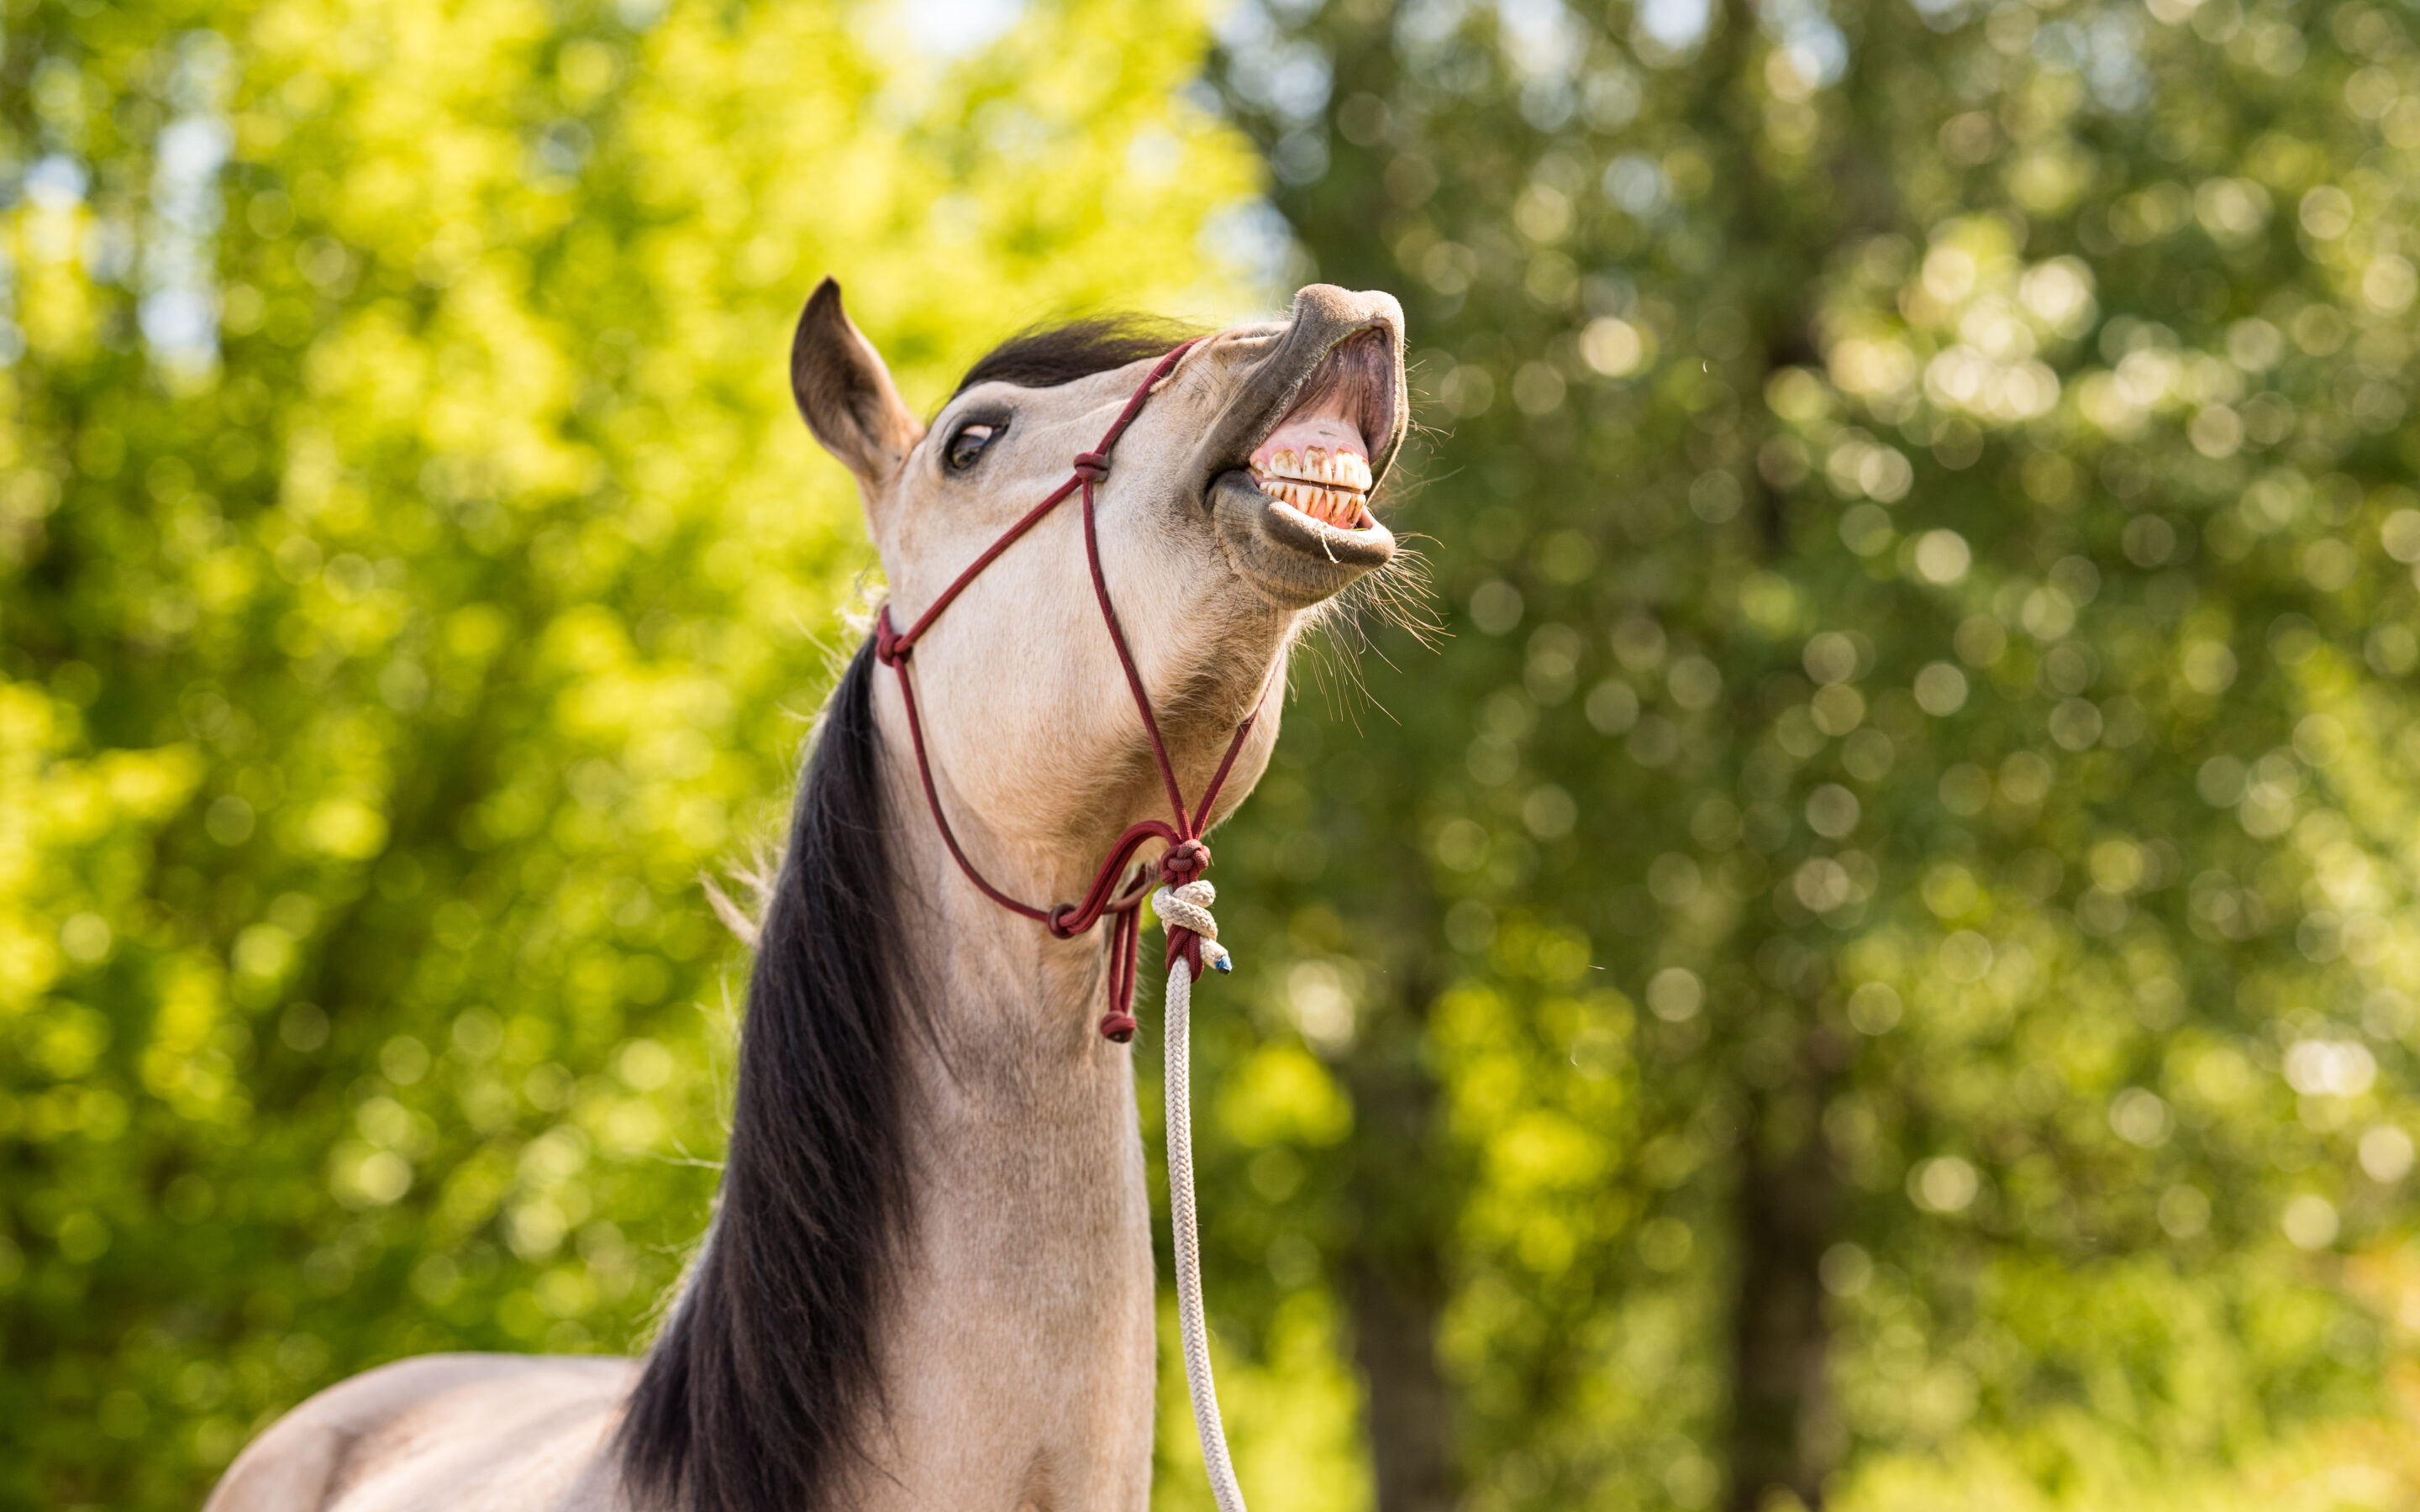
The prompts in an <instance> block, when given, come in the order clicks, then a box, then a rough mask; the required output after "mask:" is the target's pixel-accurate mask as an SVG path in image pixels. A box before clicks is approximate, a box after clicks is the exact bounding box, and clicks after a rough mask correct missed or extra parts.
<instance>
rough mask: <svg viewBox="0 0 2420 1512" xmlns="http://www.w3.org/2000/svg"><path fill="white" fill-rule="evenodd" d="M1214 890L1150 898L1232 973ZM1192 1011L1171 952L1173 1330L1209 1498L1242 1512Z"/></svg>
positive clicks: (1202, 885)
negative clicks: (1215, 1361) (1196, 1166)
mask: <svg viewBox="0 0 2420 1512" xmlns="http://www.w3.org/2000/svg"><path fill="white" fill-rule="evenodd" d="M1216 902H1218V888H1216V887H1212V886H1211V885H1210V884H1209V883H1208V882H1207V881H1206V880H1204V881H1194V882H1188V883H1187V884H1186V885H1185V886H1183V887H1173V888H1171V887H1162V888H1160V889H1159V890H1158V891H1157V892H1155V893H1153V894H1152V895H1151V911H1152V912H1153V913H1155V914H1156V915H1158V916H1159V922H1160V927H1161V928H1163V929H1171V930H1173V929H1189V930H1191V931H1192V932H1193V933H1196V934H1198V935H1200V936H1201V937H1202V964H1204V965H1207V966H1212V967H1215V968H1216V969H1218V970H1219V971H1226V970H1229V969H1231V965H1232V964H1231V962H1230V961H1229V959H1228V956H1227V952H1226V950H1225V949H1222V948H1221V947H1220V946H1219V944H1218V920H1217V919H1215V918H1211V917H1210V905H1211V904H1212V903H1216ZM1192 1009H1193V973H1192V971H1191V969H1190V968H1188V967H1187V965H1186V964H1185V958H1184V957H1183V956H1180V955H1176V954H1174V953H1173V952H1171V954H1170V956H1169V961H1168V996H1167V999H1166V1002H1165V1003H1164V1004H1163V1005H1162V1016H1163V1017H1165V1018H1166V1019H1167V1021H1168V1030H1167V1033H1168V1049H1167V1053H1166V1057H1165V1059H1166V1064H1165V1065H1164V1066H1163V1067H1162V1068H1161V1072H1160V1074H1161V1076H1162V1078H1163V1079H1164V1081H1165V1082H1166V1085H1167V1089H1168V1210H1169V1215H1170V1218H1171V1227H1172V1229H1173V1230H1174V1234H1173V1237H1174V1240H1175V1250H1176V1329H1177V1333H1178V1335H1179V1336H1180V1337H1181V1338H1182V1339H1183V1340H1184V1347H1185V1387H1186V1390H1187V1393H1188V1394H1190V1395H1191V1396H1192V1398H1193V1427H1194V1429H1195V1430H1196V1431H1197V1432H1199V1433H1200V1434H1201V1435H1202V1468H1203V1469H1205V1470H1207V1471H1208V1472H1209V1473H1210V1494H1211V1496H1212V1497H1213V1498H1214V1499H1215V1500H1216V1501H1217V1502H1218V1512H1244V1491H1243V1488H1242V1487H1240V1486H1238V1485H1236V1484H1235V1467H1234V1464H1233V1462H1232V1461H1231V1460H1230V1459H1229V1458H1227V1431H1226V1429H1225V1428H1224V1427H1220V1426H1219V1422H1218V1384H1217V1382H1215V1381H1212V1380H1211V1379H1210V1330H1209V1328H1208V1326H1207V1325H1206V1324H1205V1323H1204V1322H1203V1320H1202V1242H1201V1232H1200V1226H1199V1225H1198V1224H1196V1222H1195V1221H1194V1216H1193V1109H1192V1102H1191V1099H1190V1097H1189V1096H1188V1095H1187V1082H1188V1081H1189V1080H1190V1078H1191V1069H1190V1066H1189V1064H1188V1061H1189V1047H1188V1045H1187V1039H1186V1021H1187V1017H1188V1016H1189V1015H1190V1013H1191V1012H1192Z"/></svg>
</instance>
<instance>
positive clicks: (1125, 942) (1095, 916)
mask: <svg viewBox="0 0 2420 1512" xmlns="http://www.w3.org/2000/svg"><path fill="white" fill-rule="evenodd" d="M1193 346H1194V343H1193V342H1189V341H1188V342H1187V343H1186V344H1185V345H1184V346H1182V347H1177V348H1176V349H1175V350H1174V351H1171V352H1170V353H1169V354H1168V355H1167V356H1165V357H1163V358H1161V359H1160V360H1159V362H1158V363H1157V364H1156V365H1155V366H1154V367H1153V368H1152V370H1151V373H1150V375H1149V376H1148V377H1146V378H1144V379H1143V380H1142V384H1141V386H1140V387H1139V388H1137V389H1136V390H1135V392H1134V394H1133V396H1132V397H1130V398H1129V399H1127V400H1126V403H1125V409H1121V410H1119V411H1118V418H1117V419H1116V420H1115V421H1113V422H1111V423H1110V425H1109V432H1108V434H1106V435H1104V436H1103V437H1102V438H1101V444H1100V445H1099V446H1098V447H1096V448H1094V450H1092V451H1089V452H1080V453H1078V454H1077V456H1076V462H1075V471H1074V472H1073V473H1072V474H1071V475H1070V476H1069V477H1068V479H1067V481H1066V482H1065V483H1063V484H1061V485H1060V486H1058V487H1057V488H1056V489H1054V490H1052V492H1051V494H1050V497H1048V498H1047V499H1045V500H1043V501H1042V502H1040V503H1038V504H1036V505H1034V506H1033V507H1032V509H1030V510H1028V511H1026V513H1025V515H1024V517H1022V518H1020V519H1018V520H1017V522H1016V524H1014V525H1011V526H1010V527H1009V528H1008V529H1007V530H1006V531H1004V532H1001V536H1000V539H998V540H996V541H994V542H992V544H991V545H990V546H988V547H986V548H985V549H984V553H983V555H981V556H979V557H977V558H975V559H974V561H973V562H971V563H969V564H968V566H967V569H966V570H965V571H964V572H961V573H959V574H958V575H957V577H955V578H954V579H951V582H950V586H948V587H947V588H944V589H942V590H941V593H940V596H939V597H938V598H936V599H934V600H933V605H932V608H930V609H926V610H925V611H924V612H923V615H922V616H920V617H919V618H918V619H917V621H916V623H915V624H913V625H909V626H908V627H907V632H906V633H905V634H901V633H900V632H898V631H897V630H894V629H893V628H892V625H891V606H890V605H889V604H885V605H883V606H882V612H881V614H880V616H879V617H878V618H876V621H875V624H874V656H875V659H876V661H879V662H881V663H882V665H884V666H885V667H888V668H890V669H891V670H892V671H894V672H896V673H898V676H899V696H900V699H901V701H902V702H905V703H906V704H907V736H908V739H909V741H910V742H911V743H912V744H913V745H914V746H915V748H916V775H917V777H919V778H920V779H923V784H924V803H925V806H926V807H928V808H930V809H931V810H933V824H934V825H935V826H936V827H938V828H939V830H940V832H941V841H942V843H944V844H946V845H948V846H949V848H950V855H951V856H952V858H954V860H955V861H956V862H957V863H958V870H959V871H961V872H965V873H966V874H967V880H968V881H970V882H971V883H973V884H974V885H975V887H976V889H977V890H979V891H980V892H982V893H983V895H984V896H985V897H986V898H989V899H990V900H991V901H992V902H994V903H998V904H1000V905H1001V907H1002V908H1005V909H1007V910H1008V911H1009V912H1011V913H1013V914H1022V915H1024V916H1025V917H1026V918H1030V919H1032V920H1033V921H1034V922H1036V923H1038V924H1042V925H1045V926H1047V928H1048V929H1049V931H1050V933H1051V935H1052V937H1054V938H1056V939H1062V940H1065V939H1072V938H1074V937H1075V936H1077V935H1078V934H1081V933H1084V932H1085V931H1087V930H1089V929H1091V928H1092V927H1093V926H1094V924H1096V923H1098V922H1100V920H1101V918H1102V917H1103V916H1105V915H1107V916H1109V917H1112V918H1115V920H1116V922H1115V924H1113V925H1112V926H1111V927H1112V929H1113V931H1114V933H1113V936H1112V938H1111V941H1110V961H1109V1012H1107V1013H1105V1014H1103V1015H1102V1016H1101V1026H1100V1027H1101V1034H1102V1036H1103V1037H1104V1038H1106V1039H1109V1040H1113V1041H1117V1042H1118V1043H1120V1044H1124V1043H1125V1042H1126V1041H1128V1040H1131V1039H1133V1038H1134V1032H1135V1020H1134V1015H1133V1013H1132V1012H1131V1011H1129V1010H1130V1009H1131V1008H1132V1007H1133V1005H1134V989H1135V958H1136V955H1137V953H1138V951H1139V949H1140V939H1141V933H1142V919H1141V913H1142V900H1143V893H1144V891H1145V890H1146V889H1147V887H1148V886H1149V877H1148V875H1146V876H1145V878H1144V879H1143V885H1142V886H1141V887H1137V888H1135V889H1134V890H1133V891H1131V892H1126V893H1119V892H1117V890H1116V889H1117V882H1118V878H1119V876H1120V875H1121V874H1122V873H1124V872H1125V869H1126V865H1127V863H1128V862H1130V861H1131V860H1133V858H1134V854H1135V852H1136V851H1137V850H1139V849H1140V848H1141V847H1142V845H1143V843H1144V842H1145V841H1153V840H1157V841H1166V842H1167V844H1168V849H1167V851H1166V852H1165V853H1164V854H1163V855H1162V856H1160V857H1159V861H1158V864H1157V870H1158V872H1159V875H1160V876H1162V877H1164V878H1165V879H1167V881H1168V883H1169V884H1170V886H1171V887H1176V886H1182V885H1183V884H1185V883H1187V882H1191V881H1192V880H1193V879H1194V878H1196V877H1198V876H1200V875H1201V874H1202V872H1204V871H1206V870H1208V868H1209V865H1210V847H1209V846H1208V845H1206V844H1204V843H1202V826H1203V825H1206V824H1208V823H1209V820H1210V810H1211V808H1212V806H1213V805H1214V804H1216V803H1217V802H1218V790H1219V789H1220V788H1221V787H1223V786H1225V785H1226V781H1227V774H1228V772H1229V771H1230V770H1232V769H1233V766H1234V764H1235V757H1236V755H1237V754H1238V753H1239V752H1241V751H1242V750H1243V748H1244V738H1245V737H1246V736H1247V735H1249V734H1250V733H1252V724H1253V721H1254V720H1256V719H1258V718H1259V717H1261V710H1260V704H1259V702H1254V703H1253V705H1252V712H1251V713H1250V714H1248V715H1246V716H1245V717H1244V722H1243V723H1241V724H1239V725H1237V726H1236V727H1235V736H1234V738H1233V740H1231V741H1229V742H1228V743H1227V754H1226V756H1225V757H1224V758H1223V759H1221V760H1220V761H1219V763H1218V772H1217V773H1216V774H1215V775H1214V776H1212V778H1211V779H1210V785H1209V787H1208V788H1206V789H1204V790H1203V792H1202V802H1201V805H1200V806H1199V807H1198V808H1196V809H1194V810H1191V811H1190V812H1188V811H1187V809H1186V806H1185V791H1184V789H1183V788H1182V787H1181V786H1180V785H1179V784H1178V783H1177V780H1176V768H1175V766H1174V765H1173V764H1171V762H1170V761H1169V759H1168V747H1167V744H1166V743H1165V742H1164V741H1162V740H1161V739H1160V734H1159V721H1158V720H1157V719H1156V718H1155V717H1153V716H1152V712H1151V699H1150V697H1149V695H1147V694H1146V693H1144V691H1143V687H1142V674H1141V673H1140V672H1139V671H1136V670H1135V662H1134V654H1133V653H1132V652H1130V651H1128V650H1127V649H1126V636H1125V630H1124V629H1123V628H1122V627H1121V626H1120V625H1119V624H1118V611H1117V609H1115V608H1114V607H1113V606H1112V605H1111V604H1110V603H1109V579H1106V578H1104V577H1103V576H1102V575H1101V544H1100V536H1099V533H1098V532H1097V531H1096V530H1095V529H1094V523H1093V486H1094V484H1097V483H1099V482H1100V481H1101V480H1102V479H1104V478H1106V477H1108V476H1109V451H1110V449H1111V448H1112V447H1114V446H1116V445H1117V443H1118V438H1119V437H1121V436H1123V435H1125V430H1126V427H1127V426H1128V425H1130V424H1134V419H1135V416H1136V415H1138V414H1140V413H1141V412H1142V407H1143V402H1144V401H1145V400H1147V399H1149V398H1150V397H1151V392H1152V390H1153V388H1155V387H1156V385H1157V384H1158V383H1159V380H1160V379H1162V378H1166V377H1167V376H1168V374H1169V371H1170V369H1171V368H1173V367H1175V365H1176V363H1177V360H1178V359H1179V358H1181V357H1183V356H1184V355H1185V354H1186V353H1187V351H1189V350H1191V349H1192V347H1193ZM1079 490H1080V491H1081V492H1082V494H1083V496H1084V560H1085V563H1086V564H1087V565H1088V566H1090V567H1091V568H1092V573H1093V596H1094V599H1096V600H1097V601H1098V602H1099V603H1100V606H1101V618H1102V619H1103V620H1104V621H1105V622H1107V624H1108V625H1109V643H1110V644H1111V645H1113V646H1115V647H1116V648H1117V652H1118V665H1119V666H1120V667H1122V668H1124V669H1125V674H1126V689H1127V691H1129V692H1131V693H1132V694H1133V695H1134V701H1135V709H1136V711H1137V712H1138V713H1140V715H1141V716H1142V728H1143V733H1145V734H1147V735H1149V736H1150V737H1151V755H1152V760H1153V761H1154V762H1156V763H1157V764H1158V765H1159V777H1160V781H1161V782H1162V783H1164V784H1165V785H1166V786H1167V789H1168V806H1169V808H1170V809H1171V810H1172V811H1173V813H1174V815H1175V821H1176V822H1175V823H1174V824H1169V823H1166V822H1164V821H1161V820H1157V819H1146V820H1144V821H1142V822H1141V823H1140V824H1138V825H1132V826H1131V827H1129V828H1128V829H1127V830H1126V832H1125V834H1123V835H1120V836H1119V837H1118V840H1117V843H1116V844H1114V845H1112V846H1110V847H1109V855H1108V856H1105V857H1103V858H1102V861H1101V865H1100V869H1099V870H1098V871H1096V872H1094V874H1093V885H1092V887H1090V888H1089V889H1087V890H1086V892H1085V894H1084V898H1083V901H1082V902H1080V903H1061V904H1060V905H1059V906H1057V907H1056V908H1037V907H1035V906H1034V905H1033V904H1032V903H1019V902H1018V901H1017V900H1016V899H1015V898H1012V897H1010V896H1009V895H1008V894H1006V893H1004V892H1002V891H1001V890H1000V889H999V888H998V887H994V886H992V884H991V883H990V881H989V880H988V879H986V878H985V876H984V874H983V873H982V872H978V871H976V870H975V865H974V863H973V862H972V861H970V860H968V859H967V853H966V852H965V851H964V850H963V849H961V848H960V847H959V845H958V837H957V835H956V834H955V833H954V831H952V830H951V828H950V819H949V816H948V815H947V814H945V813H943V812H942V811H941V795H940V794H939V792H938V791H936V790H935V788H934V786H933V766H932V763H931V761H930V760H928V759H927V758H926V756H925V754H924V725H923V719H922V717H919V715H918V714H917V711H916V687H915V684H914V683H913V682H911V681H910V680H909V679H908V676H907V662H908V658H909V656H910V655H911V653H913V652H914V650H915V648H916V642H917V640H919V639H921V638H922V637H923V634H924V632H925V631H926V630H928V629H930V628H932V625H933V622H934V621H935V620H937V619H939V618H940V615H941V611H942V610H943V609H948V608H949V607H950V605H951V603H952V602H953V601H954V600H955V599H956V598H957V596H958V594H959V593H960V592H962V591H963V590H964V589H965V588H966V586H967V584H969V583H970V582H972V581H974V579H975V578H976V577H977V576H978V575H979V574H980V573H982V571H983V570H984V569H985V567H988V566H990V565H991V564H992V563H994V562H996V561H998V560H999V559H1000V554H1001V552H1003V551H1005V550H1007V549H1008V548H1010V547H1012V546H1014V545H1016V541H1017V539H1018V538H1019V537H1020V536H1022V535H1024V534H1025V532H1028V531H1030V530H1032V528H1033V527H1034V526H1035V525H1037V524H1039V523H1041V521H1042V517H1044V516H1046V515H1047V514H1049V513H1050V512H1051V511H1052V510H1053V509H1056V508H1058V507H1059V505H1060V504H1061V503H1063V502H1064V501H1066V498H1067V496H1068V495H1069V494H1072V493H1076V492H1078V491H1079ZM1262 697H1263V698H1265V697H1267V689H1266V688H1265V687H1264V688H1263V690H1262ZM1168 948H1169V949H1170V951H1171V953H1173V954H1178V955H1182V956H1183V957H1184V959H1185V961H1186V963H1187V965H1189V966H1190V967H1191V968H1192V972H1193V976H1194V978H1195V979H1196V980H1199V979H1200V978H1201V976H1202V942H1201V939H1200V937H1199V936H1197V935H1196V934H1194V933H1193V932H1192V931H1191V930H1188V929H1182V928H1173V929H1171V930H1170V931H1169V932H1168Z"/></svg>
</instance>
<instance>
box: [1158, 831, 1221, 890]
mask: <svg viewBox="0 0 2420 1512" xmlns="http://www.w3.org/2000/svg"><path fill="white" fill-rule="evenodd" d="M1209 870H1210V847H1209V846H1207V845H1205V844H1203V843H1202V841H1198V840H1188V841H1186V842H1185V843H1184V844H1182V845H1171V846H1170V847H1169V848H1168V854H1167V855H1165V856H1161V857H1160V858H1159V874H1160V875H1161V876H1163V877H1166V878H1167V879H1168V885H1169V886H1170V887H1183V886H1184V885H1185V884H1187V883H1188V882H1192V881H1195V880H1197V879H1198V878H1199V877H1200V876H1201V875H1202V872H1207V871H1209Z"/></svg>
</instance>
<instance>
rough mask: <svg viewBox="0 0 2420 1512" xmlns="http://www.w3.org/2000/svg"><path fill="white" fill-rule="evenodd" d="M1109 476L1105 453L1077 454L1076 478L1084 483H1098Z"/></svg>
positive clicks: (1107, 455) (1107, 457)
mask: <svg viewBox="0 0 2420 1512" xmlns="http://www.w3.org/2000/svg"><path fill="white" fill-rule="evenodd" d="M1076 476H1078V477H1079V478H1081V479H1083V480H1084V481H1085V482H1086V483H1098V482H1100V481H1101V480H1102V479H1103V478H1106V477H1108V476H1109V454H1108V453H1106V452H1078V453H1077V454H1076Z"/></svg>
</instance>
